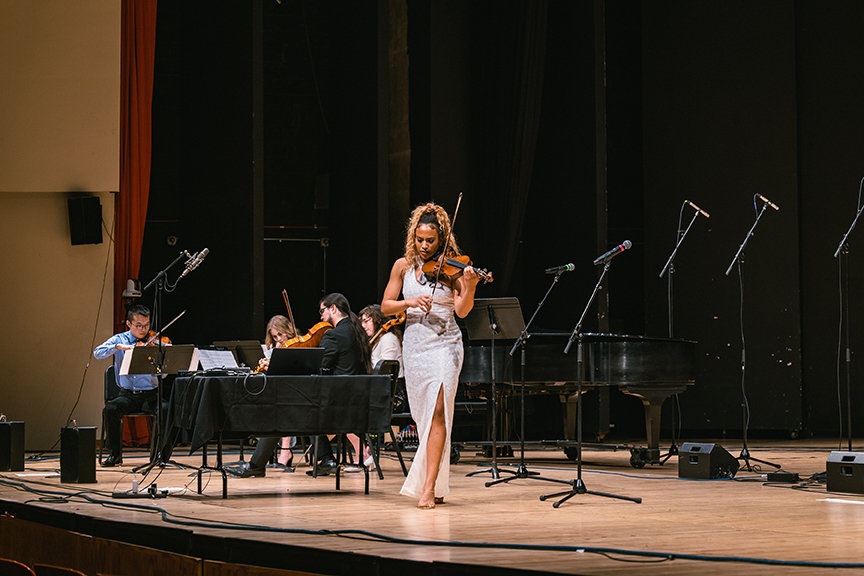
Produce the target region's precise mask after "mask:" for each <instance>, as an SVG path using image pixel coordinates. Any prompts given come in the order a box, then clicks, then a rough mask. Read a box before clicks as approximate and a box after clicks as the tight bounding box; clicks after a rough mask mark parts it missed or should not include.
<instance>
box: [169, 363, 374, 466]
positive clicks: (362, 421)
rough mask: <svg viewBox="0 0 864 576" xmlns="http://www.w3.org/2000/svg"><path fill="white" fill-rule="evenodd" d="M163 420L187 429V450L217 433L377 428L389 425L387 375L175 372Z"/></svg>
mask: <svg viewBox="0 0 864 576" xmlns="http://www.w3.org/2000/svg"><path fill="white" fill-rule="evenodd" d="M167 422H168V428H169V430H170V429H172V428H174V429H177V428H179V429H182V430H186V431H188V432H189V433H190V434H191V449H190V454H191V453H193V452H195V451H196V450H198V449H200V448H201V447H202V446H204V444H206V443H207V442H209V441H211V440H213V439H215V438H217V437H218V436H219V435H220V433H221V436H222V438H234V437H236V438H240V437H245V436H248V435H256V436H315V435H318V434H342V433H355V434H364V433H366V432H372V433H379V432H383V431H385V430H387V429H388V428H389V426H390V377H389V376H262V375H250V376H209V377H202V376H192V377H185V378H177V379H176V381H175V382H174V387H173V389H172V392H171V400H170V403H169V407H168V416H167ZM173 436H174V434H169V437H173Z"/></svg>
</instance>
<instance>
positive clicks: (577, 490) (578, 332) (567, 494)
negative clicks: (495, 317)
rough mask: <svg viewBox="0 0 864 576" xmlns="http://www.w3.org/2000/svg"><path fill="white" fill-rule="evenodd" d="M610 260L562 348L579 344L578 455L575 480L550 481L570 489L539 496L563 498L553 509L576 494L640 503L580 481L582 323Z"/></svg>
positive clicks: (577, 384) (577, 359) (577, 394)
mask: <svg viewBox="0 0 864 576" xmlns="http://www.w3.org/2000/svg"><path fill="white" fill-rule="evenodd" d="M611 263H612V262H611V260H609V261H607V262H606V264H605V266H603V273H602V274H600V278H599V279H598V280H597V284H596V285H595V286H594V292H592V293H591V298H589V299H588V304H587V305H586V306H585V309H584V310H583V311H582V316H581V317H580V318H579V322H577V323H576V327H575V328H574V329H573V333H572V334H571V335H570V340H569V341H568V342H567V347H566V348H564V353H565V354H568V353H569V352H570V347H571V346H572V345H573V342H574V341H575V340H579V344H578V345H577V347H576V372H577V378H578V380H577V383H576V396H577V398H578V400H577V411H576V422H577V425H576V446H577V450H578V454H577V455H576V479H575V480H569V481H568V480H556V479H550V480H552V481H553V482H560V483H561V484H569V485H570V486H571V487H572V488H571V489H570V490H565V491H564V492H556V493H555V494H546V495H543V496H540V501H541V502H544V501H546V499H547V498H557V497H558V496H564V498H562V499H560V500H558V501H557V502H555V503H553V504H552V507H553V508H558V507H559V506H560V505H561V504H563V503H564V502H566V501H567V500H569V499H570V498H572V497H573V496H575V495H577V494H594V495H595V496H604V497H606V498H617V499H619V500H629V501H630V502H635V503H636V504H641V503H642V498H631V497H630V496H619V495H617V494H608V493H606V492H594V491H591V490H588V488H587V487H586V486H585V482H584V481H583V480H582V382H583V381H584V380H585V365H584V363H583V356H582V354H583V346H582V339H583V334H582V323H583V322H584V321H585V316H587V315H588V309H589V308H591V304H593V303H594V298H595V297H596V296H597V292H598V291H599V290H600V284H601V283H602V282H603V278H605V277H606V272H608V271H609V266H610V265H611Z"/></svg>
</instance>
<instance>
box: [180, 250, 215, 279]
mask: <svg viewBox="0 0 864 576" xmlns="http://www.w3.org/2000/svg"><path fill="white" fill-rule="evenodd" d="M209 253H210V250H209V249H208V248H204V249H203V250H201V252H196V253H195V255H194V256H193V257H192V259H191V260H189V262H187V263H186V269H185V270H183V274H181V275H180V278H183V277H184V276H186V275H187V274H188V273H189V272H191V271H192V270H194V269H195V268H197V267H198V266H200V265H201V262H203V261H204V258H205V257H206V256H207V254H209Z"/></svg>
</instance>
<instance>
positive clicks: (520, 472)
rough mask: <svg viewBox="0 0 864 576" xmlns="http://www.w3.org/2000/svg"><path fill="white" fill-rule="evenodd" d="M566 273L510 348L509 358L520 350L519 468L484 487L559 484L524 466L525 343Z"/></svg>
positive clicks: (554, 281)
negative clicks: (518, 483) (512, 482)
mask: <svg viewBox="0 0 864 576" xmlns="http://www.w3.org/2000/svg"><path fill="white" fill-rule="evenodd" d="M564 272H566V269H565V270H559V271H558V272H556V273H555V277H554V278H553V279H552V284H551V285H550V286H549V289H548V290H546V294H545V295H544V296H543V299H542V300H541V301H540V303H539V304H537V308H536V309H535V310H534V314H532V315H531V319H530V320H528V324H526V325H525V328H523V329H522V333H521V334H519V337H518V338H517V339H516V342H514V343H513V347H512V348H510V352H509V354H510V357H511V358H512V357H513V354H514V353H515V352H516V349H517V348H521V350H522V354H521V358H522V359H521V367H520V370H521V373H522V375H521V379H522V389H521V390H520V392H519V466H518V467H517V468H516V471H515V472H513V471H512V470H506V472H509V473H510V474H513V476H510V477H508V478H500V479H498V480H493V481H492V482H486V487H487V488H489V487H490V486H494V485H495V484H501V483H502V482H510V480H516V479H517V478H518V479H523V478H528V479H531V480H545V481H547V482H560V480H555V479H553V478H543V477H542V476H540V473H539V472H531V471H529V470H528V467H527V466H525V343H526V342H527V341H528V338H530V334H528V329H529V328H530V327H531V324H533V323H534V319H535V318H536V317H537V314H538V313H539V312H540V309H541V308H543V305H544V304H545V303H546V299H547V298H549V294H550V293H551V292H552V289H553V288H555V285H556V284H558V280H560V279H561V274H563V273H564Z"/></svg>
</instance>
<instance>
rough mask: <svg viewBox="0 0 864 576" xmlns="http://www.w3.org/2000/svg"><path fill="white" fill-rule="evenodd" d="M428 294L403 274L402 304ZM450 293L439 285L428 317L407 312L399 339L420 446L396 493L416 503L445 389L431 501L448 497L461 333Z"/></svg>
mask: <svg viewBox="0 0 864 576" xmlns="http://www.w3.org/2000/svg"><path fill="white" fill-rule="evenodd" d="M424 294H428V295H431V294H432V285H431V283H430V282H427V283H426V284H420V283H419V282H418V281H417V268H416V267H412V268H410V269H408V270H406V271H405V276H404V278H403V279H402V295H403V297H404V298H405V299H406V300H410V299H412V298H417V297H418V296H423V295H424ZM453 307H454V302H453V291H452V290H451V289H450V288H448V287H447V286H443V285H440V284H439V285H438V288H437V289H436V290H435V297H434V301H433V302H432V310H431V311H430V312H429V315H428V316H426V314H425V313H424V312H423V311H421V310H420V309H419V308H409V309H408V310H406V314H407V318H406V320H405V335H404V337H403V338H402V358H403V360H404V364H405V388H406V390H407V391H408V403H409V405H410V406H411V415H412V416H413V417H414V421H415V422H416V423H417V433H418V435H419V437H420V444H419V447H418V448H417V454H416V455H415V456H414V462H413V463H412V464H411V470H410V472H409V473H408V477H407V478H406V479H405V483H404V484H403V485H402V490H401V491H400V493H401V494H404V495H405V496H412V497H414V498H420V497H421V496H422V494H423V484H424V483H425V482H426V444H427V440H428V439H429V424H430V422H431V421H432V415H433V413H434V411H435V403H436V401H437V399H438V392H439V390H441V388H442V386H443V388H444V412H445V422H446V429H447V436H446V438H445V441H444V451H443V452H442V455H441V464H440V466H439V467H438V479H437V481H436V482H435V497H436V498H441V497H444V496H446V495H447V494H448V493H449V492H450V432H451V430H452V428H453V403H454V401H455V399H456V386H457V384H458V383H459V372H460V371H461V370H462V357H463V356H464V354H465V351H464V349H463V348H462V332H461V331H460V330H459V327H458V326H457V325H456V318H455V317H454V316H453Z"/></svg>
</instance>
